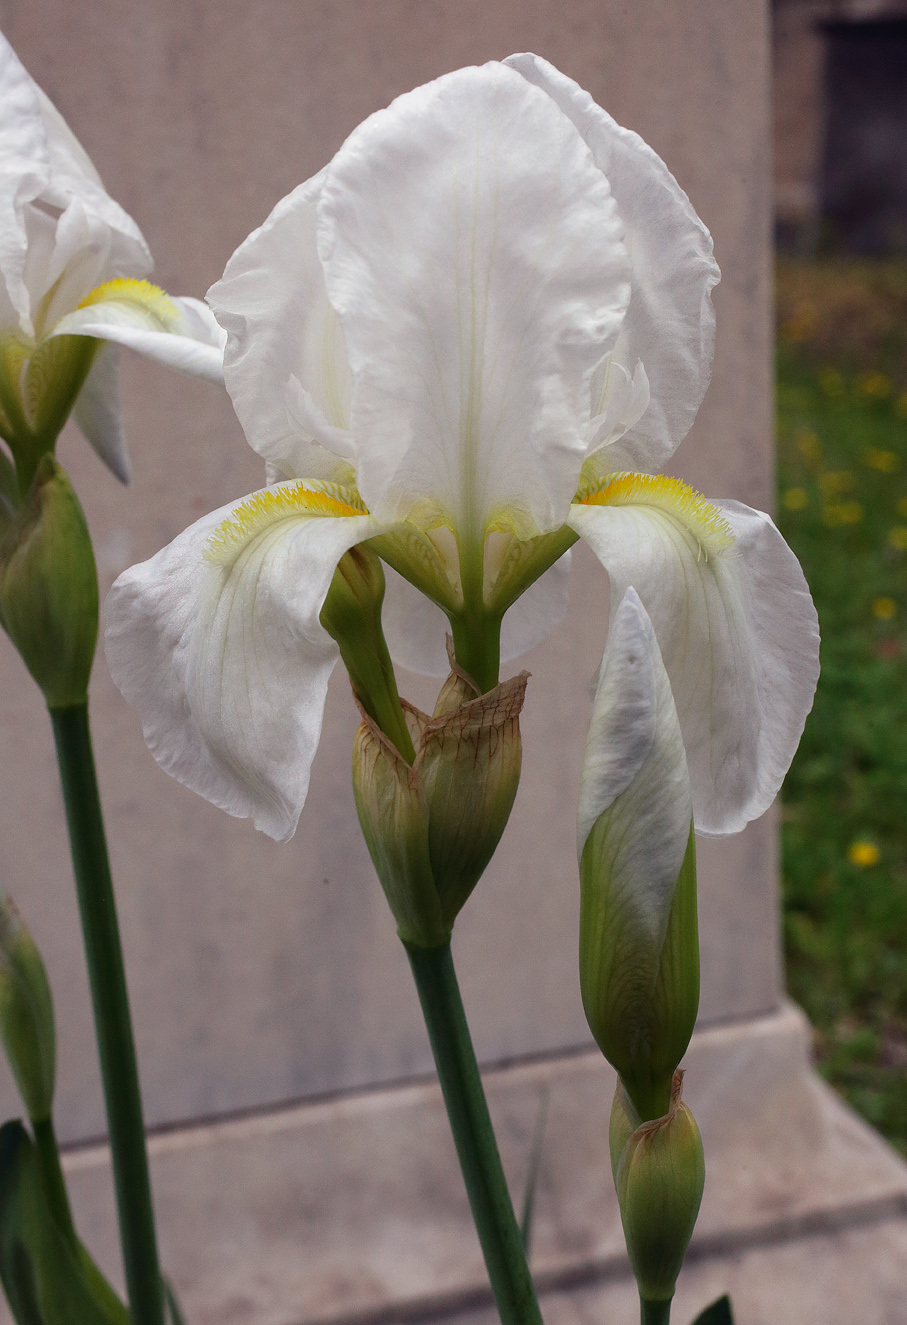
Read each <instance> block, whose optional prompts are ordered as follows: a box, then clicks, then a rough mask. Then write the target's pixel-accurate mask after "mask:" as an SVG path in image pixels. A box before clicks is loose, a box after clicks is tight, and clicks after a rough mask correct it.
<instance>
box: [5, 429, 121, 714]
mask: <svg viewBox="0 0 907 1325" xmlns="http://www.w3.org/2000/svg"><path fill="white" fill-rule="evenodd" d="M0 624H2V625H3V628H4V629H5V631H6V633H7V634H8V635H9V637H10V639H11V640H12V642H13V643H14V644H15V646H16V648H17V649H18V650H19V652H20V654H21V655H22V659H23V661H24V662H25V665H26V667H27V668H28V670H29V671H30V672H31V674H32V676H33V677H34V679H35V680H36V681H37V683H38V685H39V686H40V687H41V690H42V691H43V692H44V698H45V699H46V701H47V704H48V707H49V708H67V707H70V706H71V705H76V704H84V703H85V701H86V699H87V695H88V678H89V675H90V673H91V664H92V661H93V660H94V651H95V645H96V643H97V635H98V578H97V571H96V570H95V562H94V553H93V552H92V548H91V538H90V535H89V533H88V526H87V525H86V523H85V516H84V514H83V512H82V507H81V506H80V504H79V499H78V497H77V496H76V494H75V492H74V490H73V488H72V485H71V483H70V482H69V479H68V478H67V476H66V473H65V472H64V470H63V469H62V468H61V467H60V465H58V464H57V462H56V460H54V458H53V457H52V456H50V455H45V456H44V458H43V459H42V460H41V462H40V464H39V465H38V468H37V472H36V473H35V477H34V479H33V480H32V483H31V486H30V487H29V489H28V492H27V493H26V495H25V498H24V500H23V501H22V504H21V505H20V506H19V507H18V509H17V511H16V513H15V517H14V518H13V519H12V520H11V521H10V522H9V523H8V524H7V526H6V528H5V531H4V534H3V538H2V540H0Z"/></svg>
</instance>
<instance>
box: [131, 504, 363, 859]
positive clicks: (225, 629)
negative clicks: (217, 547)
mask: <svg viewBox="0 0 907 1325" xmlns="http://www.w3.org/2000/svg"><path fill="white" fill-rule="evenodd" d="M268 491H269V492H270V493H273V489H271V490H268ZM256 496H260V494H256ZM248 500H249V501H250V502H252V501H254V500H255V498H254V497H253V498H250V499H248ZM232 512H233V508H231V507H224V508H222V509H221V510H219V511H215V512H214V513H213V514H212V515H208V516H205V518H204V519H203V520H200V521H198V523H197V524H194V525H192V526H191V528H189V529H187V530H186V531H185V532H184V533H182V534H180V536H179V537H178V538H176V539H175V540H174V541H173V542H172V543H171V544H170V545H169V546H168V547H166V548H164V549H163V551H161V552H159V553H158V554H157V556H155V557H152V558H151V560H150V561H146V562H143V563H142V564H141V565H138V566H133V567H132V568H131V569H130V570H128V571H126V572H125V574H123V575H121V576H120V578H119V579H118V580H117V581H116V583H115V584H114V586H113V588H112V589H111V591H110V595H109V596H108V599H107V603H106V608H105V618H106V645H107V660H108V663H109V664H110V670H111V673H112V675H113V678H114V680H115V681H116V683H117V685H118V686H119V687H120V689H121V690H122V692H123V694H124V695H125V696H126V698H127V699H128V700H129V702H130V703H131V704H133V705H135V707H136V708H137V709H138V710H139V713H140V714H141V716H142V723H143V726H144V731H145V739H146V741H147V742H148V745H149V747H150V749H151V751H152V753H153V754H154V756H155V758H156V759H157V760H158V762H159V763H160V764H161V766H162V767H163V768H165V769H166V771H167V772H168V773H170V774H171V775H172V776H173V777H175V778H178V779H179V781H180V782H184V783H185V784H186V786H188V787H191V788H192V789H193V790H194V791H197V792H199V793H200V794H201V795H202V796H205V797H207V799H208V800H210V801H213V803H214V804H215V805H218V806H220V807H221V808H222V809H224V810H226V811H227V812H228V813H230V814H234V815H237V816H240V817H252V818H253V819H254V821H255V825H256V827H258V828H260V829H262V830H263V831H264V832H266V833H268V834H269V835H270V836H271V837H273V838H275V839H277V840H285V839H286V838H288V837H290V836H291V835H292V834H293V832H294V830H295V828H296V823H297V821H298V819H299V814H300V811H301V809H302V806H303V803H304V801H305V797H306V792H307V789H308V783H309V770H310V767H311V763H312V759H313V758H314V755H315V750H316V748H317V745H318V740H319V736H320V733H321V721H322V714H323V709H324V700H325V695H326V692H327V684H328V678H329V677H330V674H331V671H332V669H333V667H334V664H335V662H336V661H337V658H338V656H339V653H338V649H337V646H336V644H335V643H334V641H333V640H332V639H331V638H330V636H329V635H328V634H327V632H326V631H325V630H324V628H323V627H322V626H321V624H320V622H319V619H318V617H319V613H320V611H321V607H322V605H323V603H324V599H325V595H326V594H327V591H328V588H329V586H330V583H331V577H332V576H333V573H334V569H335V567H336V565H337V562H338V561H339V559H340V557H341V556H342V555H343V553H344V552H345V551H346V550H347V549H348V548H350V547H351V546H352V545H353V544H354V543H358V542H360V541H362V539H364V538H368V537H370V536H371V535H372V534H374V533H375V532H376V526H375V522H374V521H373V520H372V519H371V518H370V517H369V516H349V517H341V518H336V517H309V518H292V519H284V520H281V521H279V522H277V523H274V524H273V525H270V526H266V527H265V528H264V529H263V530H260V531H259V532H258V533H257V534H255V535H254V536H253V537H251V538H249V539H248V540H247V541H246V542H245V544H244V545H241V546H240V547H239V549H238V550H237V555H236V556H235V557H234V558H232V560H230V561H228V562H225V563H219V562H217V563H215V562H212V560H211V558H210V554H209V555H207V556H206V551H207V550H208V549H209V540H210V538H211V535H212V533H213V531H214V530H215V529H216V528H217V526H218V525H219V524H221V522H222V521H224V520H227V519H229V518H230V516H231V514H232Z"/></svg>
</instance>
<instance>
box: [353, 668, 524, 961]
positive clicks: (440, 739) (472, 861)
mask: <svg viewBox="0 0 907 1325" xmlns="http://www.w3.org/2000/svg"><path fill="white" fill-rule="evenodd" d="M526 680H527V674H526V673H525V672H524V673H521V674H520V675H519V676H516V677H513V678H512V679H511V680H509V681H505V682H504V683H503V684H502V685H500V686H497V687H496V688H495V689H494V690H491V691H489V693H488V694H485V695H478V694H477V689H476V687H475V685H474V683H473V682H472V681H471V679H470V678H469V677H468V676H467V675H466V674H465V673H464V672H461V671H460V670H459V668H457V667H456V666H454V668H453V670H452V672H451V675H450V677H449V678H448V680H447V681H446V682H445V684H444V686H443V688H442V690H441V693H440V695H439V697H438V703H437V705H436V708H435V713H434V715H433V716H432V717H431V718H429V717H428V716H427V715H426V714H425V713H421V712H419V710H418V709H415V708H413V707H412V705H410V704H407V703H406V701H405V700H404V701H402V712H403V713H404V715H405V721H406V723H407V728H408V734H409V736H410V739H411V742H412V745H413V748H414V750H415V757H414V760H413V763H412V765H411V766H410V764H409V763H408V762H407V761H406V760H405V759H404V758H403V756H402V754H401V752H400V751H399V750H398V749H397V748H396V747H395V746H394V744H393V743H392V741H390V740H389V739H388V737H387V736H386V735H385V734H384V732H382V731H381V730H380V728H379V727H378V724H377V723H376V722H375V721H374V720H373V719H372V717H371V716H370V714H369V713H368V712H366V710H365V706H364V704H363V705H362V706H361V708H362V715H363V720H362V723H361V724H360V726H359V729H358V731H357V733H356V739H355V742H354V746H353V791H354V794H355V798H356V809H357V811H358V813H359V822H360V824H361V826H362V832H363V836H364V837H365V841H366V844H367V845H368V849H369V853H370V854H371V857H372V862H373V863H374V866H375V869H376V871H377V874H378V877H379V879H380V880H381V884H382V887H383V888H384V892H385V895H386V897H387V900H388V903H389V904H390V908H391V911H392V912H393V915H394V918H395V919H396V921H397V930H398V933H399V935H400V937H401V939H403V941H404V943H409V944H415V945H416V946H417V947H421V948H432V947H438V946H440V945H441V944H442V943H445V942H446V941H447V940H448V939H449V937H450V933H451V930H452V929H453V924H454V921H455V920H456V918H457V915H458V914H459V912H460V909H461V908H462V906H463V905H464V903H465V902H466V899H467V898H468V897H469V895H470V893H471V892H472V890H473V888H474V887H475V885H476V883H477V882H478V881H479V878H480V877H481V875H482V873H483V871H484V869H485V867H486V865H487V864H488V862H489V860H490V859H491V857H492V855H493V854H494V851H495V848H496V847H497V844H498V842H499V841H500V838H501V834H502V833H503V831H504V828H505V827H506V824H507V820H508V818H509V815H510V811H511V808H512V806H513V801H514V797H515V796H516V790H517V786H518V785H519V780H520V763H521V744H520V730H519V714H520V710H521V708H522V705H523V698H524V696H525V692H526Z"/></svg>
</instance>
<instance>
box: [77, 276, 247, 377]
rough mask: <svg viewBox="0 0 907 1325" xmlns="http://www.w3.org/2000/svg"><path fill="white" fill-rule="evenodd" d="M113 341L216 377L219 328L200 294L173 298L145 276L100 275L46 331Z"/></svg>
mask: <svg viewBox="0 0 907 1325" xmlns="http://www.w3.org/2000/svg"><path fill="white" fill-rule="evenodd" d="M74 335H75V336H94V337H96V338H97V339H98V340H108V341H114V342H116V343H117V344H119V345H125V346H127V347H128V348H129V349H131V350H136V351H138V353H139V354H144V355H145V356H146V358H149V359H154V360H156V361H157V362H158V363H162V364H165V365H166V366H167V367H168V368H175V369H177V370H178V371H179V372H182V373H187V374H189V375H190V376H192V377H203V378H205V379H206V380H207V381H209V382H213V383H215V384H219V383H222V382H223V380H224V376H223V356H224V341H225V339H226V337H225V335H224V333H223V331H222V330H221V328H220V326H219V325H218V323H217V321H216V319H215V318H214V316H213V314H212V313H211V310H210V309H209V308H208V307H207V305H205V304H203V303H202V301H201V300H200V299H189V298H174V297H172V296H171V295H168V294H165V293H164V291H163V290H160V289H158V287H157V286H156V285H151V284H150V283H149V282H148V281H135V280H130V279H128V278H120V279H117V280H111V281H106V282H105V283H104V284H103V285H101V286H100V287H99V288H98V289H96V290H93V291H92V293H91V294H90V295H89V296H88V298H87V299H85V300H83V302H82V304H81V305H80V306H79V307H78V308H77V309H76V310H75V311H74V312H72V313H67V314H66V316H65V317H62V318H60V320H59V322H57V324H56V326H55V327H54V329H53V331H52V332H51V336H74Z"/></svg>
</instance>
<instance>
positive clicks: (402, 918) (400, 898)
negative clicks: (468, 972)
mask: <svg viewBox="0 0 907 1325" xmlns="http://www.w3.org/2000/svg"><path fill="white" fill-rule="evenodd" d="M353 794H354V796H355V799H356V810H357V812H358V815H359V823H360V825H361V827H362V835H363V837H364V838H365V843H366V846H367V847H368V850H369V855H370V856H371V858H372V864H373V865H374V866H375V872H376V873H377V875H378V878H379V879H380V881H381V886H382V888H383V889H384V894H385V896H386V897H387V901H388V905H389V906H390V909H391V912H392V914H393V917H394V919H395V920H396V922H397V933H398V934H399V935H400V938H401V939H402V940H403V942H404V943H412V944H415V945H416V946H417V947H420V948H435V947H438V946H439V945H440V944H442V943H445V942H446V941H447V939H448V938H449V936H450V930H449V929H447V928H446V927H445V924H444V919H443V917H442V914H441V901H440V898H439V897H438V891H437V889H436V888H435V882H434V879H433V878H432V872H431V861H430V858H429V849H428V801H427V799H426V796H425V788H424V786H423V785H422V779H421V777H420V776H419V774H418V773H417V772H416V770H415V769H414V768H412V767H411V766H410V765H409V764H408V763H407V762H406V760H405V759H404V758H403V756H402V755H401V754H400V752H399V751H398V750H397V748H396V747H395V746H394V745H393V744H392V743H391V741H389V740H388V738H387V737H386V736H385V735H384V733H383V732H382V731H381V730H380V728H379V727H378V725H377V724H376V723H375V722H374V721H373V720H372V719H371V717H370V716H369V715H368V714H367V713H366V712H365V711H364V709H363V718H362V722H361V723H360V724H359V728H358V730H357V732H356V737H355V740H354V742H353Z"/></svg>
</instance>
